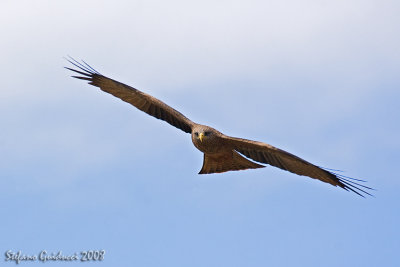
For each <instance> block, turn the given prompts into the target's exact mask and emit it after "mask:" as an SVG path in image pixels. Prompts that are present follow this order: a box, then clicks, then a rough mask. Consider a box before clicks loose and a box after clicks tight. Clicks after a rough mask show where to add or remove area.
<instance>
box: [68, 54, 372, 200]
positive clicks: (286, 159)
mask: <svg viewBox="0 0 400 267" xmlns="http://www.w3.org/2000/svg"><path fill="white" fill-rule="evenodd" d="M67 61H68V62H69V63H71V64H72V65H73V66H75V67H76V68H77V69H73V68H69V67H65V68H66V69H68V70H71V71H73V72H75V73H78V74H80V75H81V76H72V77H74V78H77V79H82V80H87V81H89V82H88V83H89V84H91V85H93V86H96V87H99V88H100V89H101V90H102V91H104V92H106V93H109V94H111V95H113V96H115V97H118V98H119V99H121V100H122V101H125V102H127V103H129V104H131V105H133V106H134V107H136V108H138V109H139V110H141V111H144V112H146V113H147V114H149V115H151V116H153V117H155V118H157V119H160V120H163V121H166V122H167V123H169V124H171V125H172V126H175V127H176V128H178V129H181V130H182V131H184V132H186V133H189V134H190V135H191V138H192V142H193V144H194V146H195V147H196V148H197V149H198V150H200V151H201V152H203V154H204V159H203V167H202V168H201V170H200V172H199V174H209V173H221V172H227V171H238V170H246V169H257V168H263V167H265V165H262V164H269V165H272V166H274V167H278V168H280V169H282V170H285V171H289V172H292V173H295V174H298V175H302V176H308V177H311V178H314V179H318V180H320V181H322V182H325V183H328V184H331V185H333V186H338V187H341V188H343V189H345V190H347V191H352V192H354V193H356V194H358V195H360V196H363V197H364V194H367V195H371V194H370V193H369V192H367V191H366V190H372V188H370V187H367V186H365V185H362V184H360V183H357V182H355V181H361V182H365V181H363V180H358V179H354V178H350V177H347V176H343V175H340V174H337V173H335V172H333V170H330V169H326V168H322V167H319V166H317V165H314V164H312V163H310V162H308V161H306V160H304V159H302V158H299V157H297V156H295V155H293V154H290V153H289V152H286V151H284V150H282V149H279V148H276V147H274V146H271V145H269V144H266V143H262V142H258V141H252V140H247V139H242V138H236V137H231V136H227V135H225V134H223V133H221V132H219V131H218V130H216V129H214V128H212V127H210V126H207V125H202V124H198V123H195V122H193V121H191V120H190V119H188V118H187V117H185V116H184V115H183V114H182V113H180V112H179V111H177V110H175V109H173V108H172V107H170V106H168V105H167V104H165V103H164V102H162V101H160V100H158V99H157V98H155V97H153V96H151V95H148V94H146V93H144V92H142V91H139V90H138V89H136V88H133V87H131V86H128V85H126V84H123V83H121V82H118V81H115V80H113V79H110V78H108V77H106V76H104V75H102V74H100V73H99V72H98V71H96V70H95V69H93V68H92V67H91V66H90V65H88V64H87V63H86V62H85V61H82V62H78V61H76V60H75V59H73V58H71V57H70V58H69V59H67ZM260 163H261V164H260Z"/></svg>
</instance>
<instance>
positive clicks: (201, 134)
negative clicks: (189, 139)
mask: <svg viewBox="0 0 400 267" xmlns="http://www.w3.org/2000/svg"><path fill="white" fill-rule="evenodd" d="M203 138H204V134H203V133H199V139H200V142H203Z"/></svg>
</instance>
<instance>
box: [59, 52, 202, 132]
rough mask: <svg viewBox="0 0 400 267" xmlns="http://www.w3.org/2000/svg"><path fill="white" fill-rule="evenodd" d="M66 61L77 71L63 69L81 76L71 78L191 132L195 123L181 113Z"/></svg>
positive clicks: (91, 70) (84, 67)
mask: <svg viewBox="0 0 400 267" xmlns="http://www.w3.org/2000/svg"><path fill="white" fill-rule="evenodd" d="M67 60H68V61H69V62H70V63H71V64H72V65H74V66H75V67H77V68H78V69H79V70H77V69H72V68H68V67H65V68H66V69H69V70H71V71H74V72H76V73H79V74H80V75H82V76H72V77H74V78H77V79H82V80H87V81H89V84H91V85H94V86H97V87H99V88H100V89H101V90H103V91H104V92H107V93H109V94H112V95H113V96H115V97H118V98H119V99H121V100H122V101H125V102H127V103H129V104H131V105H133V106H134V107H136V108H138V109H140V110H141V111H144V112H146V113H147V114H149V115H151V116H153V117H156V118H157V119H160V120H163V121H166V122H168V123H169V124H171V125H172V126H175V127H176V128H178V129H181V130H182V131H184V132H186V133H191V132H192V126H193V125H194V124H195V123H194V122H192V121H191V120H189V119H188V118H186V117H185V116H184V115H183V114H182V113H180V112H178V111H177V110H175V109H173V108H171V107H170V106H168V105H167V104H165V103H164V102H162V101H160V100H158V99H157V98H155V97H152V96H151V95H148V94H146V93H143V92H141V91H139V90H137V89H135V88H133V87H130V86H128V85H126V84H123V83H120V82H117V81H115V80H112V79H110V78H107V77H105V76H103V75H101V74H100V73H98V72H97V71H96V70H94V69H93V68H92V67H90V66H89V65H88V64H87V63H86V62H84V61H83V64H82V63H79V62H77V61H76V60H74V59H73V58H70V59H67Z"/></svg>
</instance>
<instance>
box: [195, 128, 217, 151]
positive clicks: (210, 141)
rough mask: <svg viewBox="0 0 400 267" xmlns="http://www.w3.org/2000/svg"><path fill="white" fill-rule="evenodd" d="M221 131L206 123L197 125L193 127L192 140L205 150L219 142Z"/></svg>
mask: <svg viewBox="0 0 400 267" xmlns="http://www.w3.org/2000/svg"><path fill="white" fill-rule="evenodd" d="M220 135H221V133H220V132H218V131H217V130H215V129H214V128H211V127H209V126H205V125H196V126H195V127H194V128H193V129H192V142H193V144H194V145H195V146H196V147H197V148H198V149H200V150H201V151H203V152H206V151H205V150H209V149H211V148H212V147H214V146H215V145H216V144H217V143H218V139H219V138H218V137H219V136H220Z"/></svg>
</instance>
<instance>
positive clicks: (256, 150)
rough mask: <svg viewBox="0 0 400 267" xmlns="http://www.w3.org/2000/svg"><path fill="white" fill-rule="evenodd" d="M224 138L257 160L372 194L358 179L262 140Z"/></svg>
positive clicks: (347, 188) (232, 145) (346, 188)
mask: <svg viewBox="0 0 400 267" xmlns="http://www.w3.org/2000/svg"><path fill="white" fill-rule="evenodd" d="M224 138H225V140H226V142H227V143H228V144H229V145H230V146H231V147H232V148H233V149H234V150H236V151H237V152H239V153H241V154H243V155H244V156H246V157H248V158H251V159H252V160H255V161H257V162H261V163H266V164H269V165H272V166H275V167H278V168H280V169H282V170H286V171H289V172H292V173H295V174H298V175H304V176H308V177H311V178H314V179H318V180H320V181H323V182H326V183H329V184H331V185H334V186H339V187H341V188H343V189H345V190H350V191H353V192H354V193H356V194H358V195H360V196H362V193H364V194H367V195H371V194H370V193H368V192H366V191H365V190H363V189H361V188H360V187H363V188H365V189H371V190H372V188H370V187H367V186H364V185H361V184H359V183H356V182H354V181H352V180H357V179H353V178H349V177H345V176H342V175H339V174H335V173H333V172H330V171H328V170H324V169H322V168H320V167H318V166H316V165H314V164H311V163H309V162H308V161H305V160H304V159H301V158H299V157H297V156H295V155H293V154H290V153H288V152H286V151H284V150H281V149H279V148H276V147H273V146H271V145H268V144H265V143H262V142H257V141H251V140H247V139H241V138H235V137H230V136H224ZM357 181H362V180H357Z"/></svg>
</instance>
